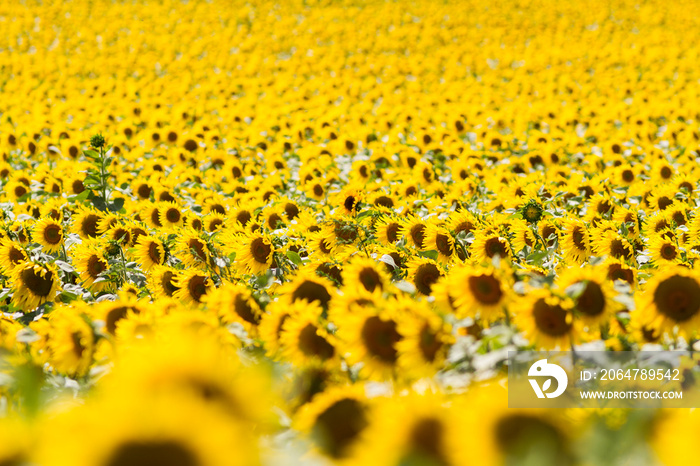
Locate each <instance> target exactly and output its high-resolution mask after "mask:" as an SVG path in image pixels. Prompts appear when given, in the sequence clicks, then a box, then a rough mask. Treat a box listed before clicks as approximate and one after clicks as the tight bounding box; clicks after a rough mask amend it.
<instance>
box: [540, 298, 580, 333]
mask: <svg viewBox="0 0 700 466" xmlns="http://www.w3.org/2000/svg"><path fill="white" fill-rule="evenodd" d="M533 315H534V318H535V325H536V326H537V329H538V330H539V331H540V332H542V333H544V334H546V335H549V336H552V337H560V336H563V335H566V334H567V333H569V331H570V330H571V324H570V323H569V322H567V321H566V315H567V312H566V310H564V309H563V308H562V307H561V306H560V305H558V304H555V305H553V306H552V305H549V304H547V302H546V301H545V300H544V299H542V298H541V299H539V300H537V302H536V303H535V307H534V312H533Z"/></svg>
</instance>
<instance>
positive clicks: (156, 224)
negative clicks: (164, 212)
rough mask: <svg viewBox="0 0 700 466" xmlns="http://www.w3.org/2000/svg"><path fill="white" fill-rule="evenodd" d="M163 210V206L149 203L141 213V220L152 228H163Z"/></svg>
mask: <svg viewBox="0 0 700 466" xmlns="http://www.w3.org/2000/svg"><path fill="white" fill-rule="evenodd" d="M161 208H162V204H151V203H147V204H146V206H145V207H144V208H143V210H142V211H141V213H140V216H141V219H142V220H143V221H144V222H146V224H147V225H148V226H149V227H150V228H155V229H158V228H163V222H161V220H160V214H161Z"/></svg>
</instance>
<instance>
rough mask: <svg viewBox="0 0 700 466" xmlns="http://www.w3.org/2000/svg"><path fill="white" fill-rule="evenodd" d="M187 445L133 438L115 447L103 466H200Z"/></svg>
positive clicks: (171, 441)
mask: <svg viewBox="0 0 700 466" xmlns="http://www.w3.org/2000/svg"><path fill="white" fill-rule="evenodd" d="M201 464H202V463H201V462H200V461H199V460H198V458H197V456H196V455H195V454H194V453H193V452H192V451H191V450H190V449H189V448H187V447H185V446H184V445H181V444H179V443H177V442H175V441H174V440H150V441H142V440H133V441H128V442H126V443H124V444H123V445H121V446H119V447H118V448H116V449H115V451H114V452H113V453H112V455H111V456H110V457H109V459H108V460H107V462H106V463H105V466H200V465H201Z"/></svg>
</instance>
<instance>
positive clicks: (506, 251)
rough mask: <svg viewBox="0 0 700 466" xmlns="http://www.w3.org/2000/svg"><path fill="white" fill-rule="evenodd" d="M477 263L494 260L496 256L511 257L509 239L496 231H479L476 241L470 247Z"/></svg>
mask: <svg viewBox="0 0 700 466" xmlns="http://www.w3.org/2000/svg"><path fill="white" fill-rule="evenodd" d="M469 250H470V251H471V254H472V256H471V257H473V258H474V261H475V262H476V263H479V264H481V263H484V262H488V261H490V260H492V259H493V258H494V257H495V256H499V257H500V258H501V259H509V258H510V257H511V249H510V244H509V243H508V239H507V238H505V237H504V236H501V235H499V234H498V233H496V232H491V233H489V232H486V231H483V230H482V231H479V232H478V233H477V234H476V237H475V239H474V242H473V243H472V246H471V248H470V249H469Z"/></svg>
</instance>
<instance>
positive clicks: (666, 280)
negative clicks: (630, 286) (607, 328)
mask: <svg viewBox="0 0 700 466" xmlns="http://www.w3.org/2000/svg"><path fill="white" fill-rule="evenodd" d="M636 298H637V299H636V303H637V309H636V312H639V313H640V318H641V320H642V321H643V322H644V323H645V324H647V325H648V326H649V327H651V328H654V329H659V330H661V331H662V332H668V333H671V332H672V331H673V330H674V328H678V331H679V333H681V334H683V335H688V336H689V337H692V336H693V335H695V334H697V332H698V329H700V275H698V272H697V271H696V270H689V269H687V268H685V267H679V266H676V267H673V266H672V267H668V268H666V269H664V270H661V271H658V272H657V273H656V274H655V275H654V276H653V277H652V278H650V279H649V281H647V283H646V284H645V285H644V290H643V291H642V292H641V293H637V296H636Z"/></svg>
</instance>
